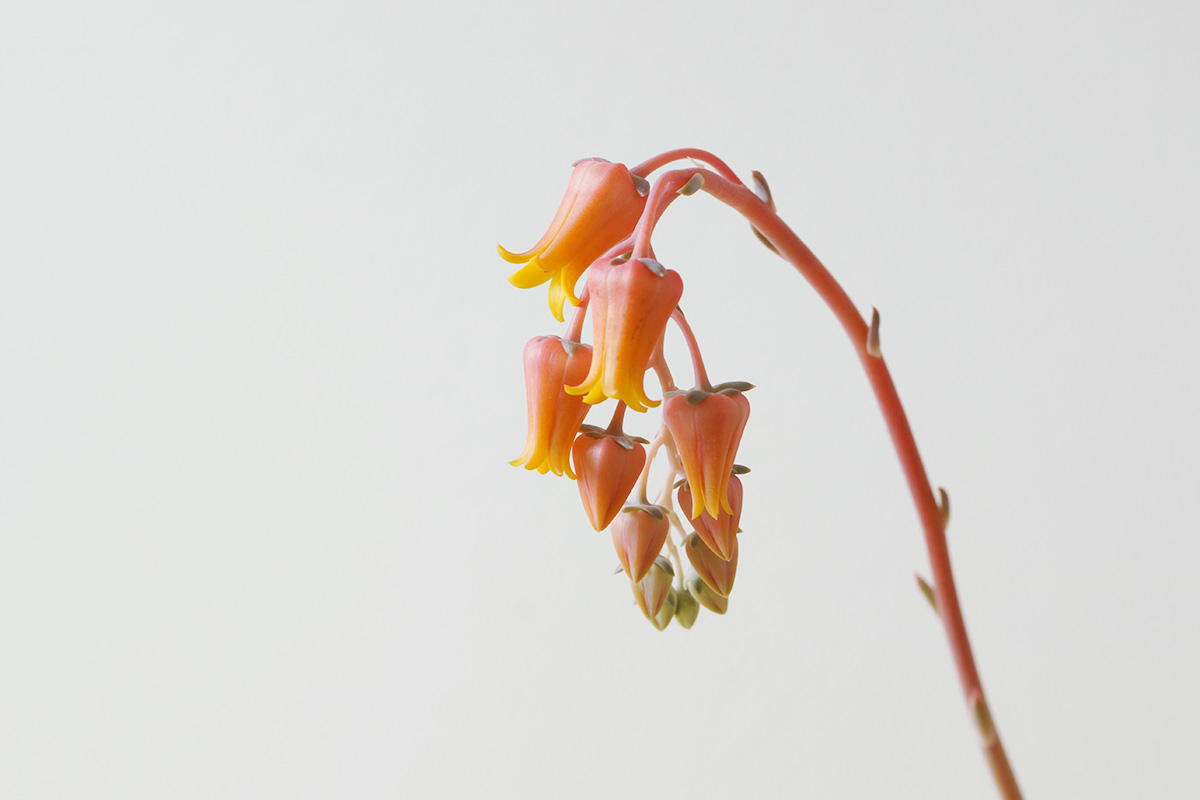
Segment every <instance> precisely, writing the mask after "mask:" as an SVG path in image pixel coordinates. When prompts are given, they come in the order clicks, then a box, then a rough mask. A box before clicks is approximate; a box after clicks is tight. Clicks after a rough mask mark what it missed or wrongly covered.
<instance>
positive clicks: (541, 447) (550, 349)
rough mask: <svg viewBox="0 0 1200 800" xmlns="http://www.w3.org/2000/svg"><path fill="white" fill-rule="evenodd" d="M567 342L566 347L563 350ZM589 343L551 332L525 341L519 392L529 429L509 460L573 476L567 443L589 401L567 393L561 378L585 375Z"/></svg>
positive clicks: (569, 379)
mask: <svg viewBox="0 0 1200 800" xmlns="http://www.w3.org/2000/svg"><path fill="white" fill-rule="evenodd" d="M568 348H569V349H570V351H571V352H569V353H568ZM591 360H592V348H591V347H589V346H587V345H581V344H578V343H577V342H567V343H565V344H564V342H563V341H562V340H561V339H559V338H558V337H557V336H535V337H534V338H532V339H530V340H529V343H528V344H526V345H525V356H524V361H525V398H526V406H527V408H528V411H529V434H528V436H527V438H526V440H525V452H523V453H521V455H520V457H519V458H517V459H516V460H514V461H511V462H509V463H511V464H512V465H513V466H515V467H519V466H522V465H524V467H525V469H536V470H537V471H538V472H540V473H542V474H543V475H544V474H546V473H547V472H553V473H554V474H555V475H563V474H565V475H566V476H567V477H568V478H571V479H574V478H575V473H574V472H572V471H571V444H572V443H573V442H574V441H575V434H576V433H577V432H578V431H579V426H580V425H581V424H583V420H584V418H585V417H586V416H587V413H588V411H589V407H588V406H587V405H586V404H585V403H584V402H582V400H581V398H579V397H576V396H575V395H571V394H567V392H566V391H565V386H566V385H567V384H572V383H578V382H579V380H580V376H582V375H586V374H587V371H588V366H589V365H590V363H591Z"/></svg>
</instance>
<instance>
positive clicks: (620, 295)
mask: <svg viewBox="0 0 1200 800" xmlns="http://www.w3.org/2000/svg"><path fill="white" fill-rule="evenodd" d="M588 292H589V293H590V295H591V301H590V302H591V306H592V332H593V339H594V340H595V348H596V356H595V358H593V359H592V367H591V370H590V371H589V372H588V374H587V377H586V378H585V379H584V380H583V381H581V382H580V383H579V384H578V385H573V386H568V387H567V392H568V393H570V394H579V395H583V396H584V398H583V399H584V402H586V403H600V402H603V401H604V399H605V398H606V397H615V398H617V399H618V400H622V401H624V402H625V403H626V404H627V405H628V406H629V407H630V408H632V409H633V410H634V411H645V410H646V409H647V408H653V407H654V406H656V405H658V404H659V402H660V401H657V400H651V399H650V398H649V397H647V396H646V389H645V384H644V382H643V378H644V376H645V374H646V370H647V369H648V368H649V366H650V357H651V356H653V355H654V348H655V347H656V346H657V345H658V340H659V339H660V338H661V337H662V335H663V331H664V330H665V329H666V327H667V320H669V319H670V318H671V312H673V311H674V310H675V306H676V305H677V304H678V303H679V298H680V297H682V296H683V279H682V278H680V277H679V273H678V272H675V271H674V270H669V269H667V268H665V267H664V266H663V265H662V264H659V263H658V262H657V261H655V260H653V259H650V258H637V259H633V260H631V261H622V262H620V263H613V262H611V261H609V262H606V263H598V264H594V265H593V266H592V272H591V274H590V275H589V276H588Z"/></svg>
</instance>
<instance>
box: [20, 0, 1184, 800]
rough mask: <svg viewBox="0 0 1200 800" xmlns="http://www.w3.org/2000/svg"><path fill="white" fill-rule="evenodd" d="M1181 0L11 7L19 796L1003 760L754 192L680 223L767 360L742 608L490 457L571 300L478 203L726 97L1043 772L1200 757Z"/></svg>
mask: <svg viewBox="0 0 1200 800" xmlns="http://www.w3.org/2000/svg"><path fill="white" fill-rule="evenodd" d="M1198 40H1200V6H1197V5H1196V4H1195V3H1191V2H1177V3H1173V2H1147V3H1137V4H1135V3H1108V2H1099V3H1097V2H1086V3H1085V2H1076V3H1070V2H1061V3H1040V2H1017V3H999V4H997V3H988V4H984V3H969V4H964V3H951V2H917V3H908V4H900V3H887V2H822V3H782V2H780V3H715V2H686V3H685V2H670V3H666V2H664V3H658V2H632V0H622V1H621V2H613V3H606V4H603V5H592V4H570V3H556V2H519V1H518V2H507V3H499V2H497V3H487V2H480V1H478V0H475V1H467V2H442V3H413V2H391V3H355V2H338V3H314V2H290V3H282V2H281V3H263V2H237V3H233V2H205V3H155V2H141V3H129V2H109V3H54V2H48V3H37V4H25V5H22V6H19V7H18V6H14V7H12V8H10V9H8V10H7V11H6V12H5V14H4V22H3V26H2V27H0V103H2V109H3V111H2V115H3V123H2V125H0V796H3V797H5V798H12V799H13V800H23V799H24V798H87V799H88V800H92V799H96V798H120V799H121V800H132V799H133V798H179V799H180V800H184V799H186V798H264V797H270V798H289V799H291V798H329V797H347V798H385V797H386V798H397V797H401V798H459V797H504V798H507V797H513V798H528V799H532V798H547V799H548V800H549V799H555V800H557V799H558V798H580V799H581V800H582V799H586V798H611V797H627V798H651V797H665V796H674V795H678V796H689V797H748V798H774V797H813V798H885V797H886V798H923V799H924V800H930V799H933V798H954V799H960V798H989V797H992V796H994V790H993V788H992V786H991V783H990V777H989V775H988V773H987V769H986V766H985V764H984V761H983V759H982V758H981V757H980V755H979V751H978V745H977V741H976V737H975V734H974V733H973V729H972V727H971V723H970V720H969V717H968V715H967V713H966V709H965V707H964V705H963V702H962V699H961V695H960V692H959V688H958V685H957V679H956V677H955V674H954V671H953V667H952V663H951V659H950V657H949V653H948V650H947V646H946V643H945V640H944V637H943V635H942V632H941V629H940V627H939V625H938V623H937V620H936V618H935V617H934V615H933V614H932V613H931V612H930V609H929V608H928V606H927V605H926V604H925V602H924V600H923V599H922V598H921V596H920V594H919V593H918V591H917V589H916V586H915V583H914V579H913V573H914V572H921V573H927V560H926V556H925V553H924V549H923V545H922V539H921V533H920V529H919V527H918V524H917V520H916V515H915V514H914V512H913V510H912V507H911V504H910V501H909V499H908V497H907V494H906V488H905V485H904V482H903V479H902V477H901V474H900V471H899V469H898V465H897V462H896V459H895V456H894V455H893V453H892V451H891V449H890V443H889V440H888V437H887V434H886V431H885V429H884V427H883V425H882V422H881V420H880V417H879V414H878V412H877V410H876V408H875V406H874V403H873V400H872V397H871V394H870V392H869V389H868V386H867V383H866V380H865V378H864V377H863V375H862V373H861V371H860V369H859V366H858V364H857V362H856V360H855V358H854V356H853V353H852V351H851V349H850V347H849V346H848V343H847V342H846V340H845V337H844V334H843V333H842V331H841V329H840V328H839V327H838V325H837V324H836V322H835V321H834V319H833V317H832V316H831V315H830V314H829V313H828V311H827V309H826V308H825V307H824V306H822V305H821V304H820V302H819V301H817V300H816V298H815V297H814V295H813V294H812V292H811V291H810V290H809V289H808V287H807V285H806V284H805V283H804V281H803V280H802V279H800V278H799V277H798V276H797V275H796V274H795V273H794V272H792V271H791V270H790V268H788V267H787V265H786V264H784V263H783V262H781V261H780V260H779V259H777V258H775V257H774V256H773V255H772V254H770V253H769V252H767V251H766V250H765V249H764V248H762V247H761V246H759V245H758V244H757V243H756V242H755V240H754V238H753V237H752V236H751V234H750V232H749V230H748V228H747V226H746V224H745V223H744V222H743V221H742V220H741V219H740V218H738V217H737V216H736V215H735V214H734V213H733V212H731V211H729V210H728V209H725V208H724V207H722V206H720V205H719V204H718V203H717V202H715V201H714V200H712V199H711V198H709V197H707V196H705V195H703V194H701V195H697V196H696V197H693V198H689V199H685V200H681V201H680V202H678V203H676V204H675V205H674V206H673V207H672V209H671V210H670V212H669V213H668V216H667V218H666V219H665V220H664V222H663V223H662V225H661V227H660V230H659V232H658V234H657V236H656V239H655V247H656V251H657V253H658V256H659V258H660V260H661V261H663V262H664V263H666V264H667V265H668V266H669V267H671V268H673V269H677V270H679V271H680V272H681V273H682V275H683V276H684V281H685V284H686V289H685V293H684V298H683V307H684V308H685V309H686V310H687V312H688V315H689V318H690V319H691V321H692V324H693V325H694V326H695V328H696V331H697V335H698V336H699V338H700V341H701V345H702V347H703V348H704V352H705V354H706V358H707V361H708V367H709V371H710V373H711V374H712V376H713V378H714V380H748V381H752V382H753V383H755V384H757V388H756V389H755V390H754V391H753V392H751V393H750V395H749V397H750V401H751V404H752V406H753V413H752V416H751V419H750V424H749V426H748V427H747V430H746V435H745V438H744V441H743V446H742V450H741V454H740V456H739V461H740V462H743V463H745V464H747V465H749V466H751V467H752V468H753V472H752V473H751V474H750V475H749V476H748V477H747V478H746V481H745V485H746V506H745V512H744V516H743V520H742V527H743V528H744V530H745V532H744V533H743V534H742V538H741V542H742V546H741V556H740V566H739V572H738V579H737V587H736V589H735V591H734V594H733V598H732V601H731V604H730V610H729V613H728V614H727V615H726V616H725V617H723V618H722V617H716V616H713V615H711V614H706V615H703V616H702V617H701V619H700V620H699V622H697V624H696V626H695V628H694V629H692V630H691V631H684V630H682V629H679V628H678V626H673V627H671V628H669V629H668V630H667V631H665V632H663V633H659V632H657V631H655V630H654V629H653V628H652V627H651V626H650V625H649V624H648V623H647V622H646V621H645V620H644V619H643V618H642V617H641V615H640V614H639V613H638V611H637V609H636V608H635V607H634V606H633V604H632V598H631V595H630V593H629V589H628V585H627V583H626V582H625V581H624V579H623V578H620V577H614V576H613V574H612V568H613V565H614V564H615V558H614V555H613V552H612V549H611V544H610V542H609V540H608V536H607V534H603V533H601V534H597V533H595V532H594V531H592V530H591V529H590V528H589V527H588V525H587V522H586V520H585V518H584V516H583V514H582V511H581V509H580V508H579V505H578V497H577V494H576V489H575V486H574V485H573V484H572V483H571V482H570V481H569V480H567V479H565V478H555V477H554V476H544V477H543V476H539V475H537V474H536V473H529V472H526V471H524V470H520V469H514V468H512V467H510V466H508V465H507V463H506V462H507V461H508V460H510V459H512V458H514V457H516V455H517V454H518V453H520V451H521V447H522V445H523V442H524V437H525V428H524V426H525V409H524V403H525V401H524V394H523V393H524V388H523V378H522V373H521V349H522V347H523V346H524V343H525V342H526V340H527V339H529V338H530V337H531V336H534V335H538V334H549V333H554V334H559V333H561V332H562V327H561V326H559V325H558V324H556V323H555V322H554V320H553V319H552V318H551V317H550V315H549V313H548V311H547V309H546V300H545V294H544V291H543V290H541V289H538V290H534V291H526V292H522V291H518V290H516V289H514V288H513V287H511V286H510V285H509V284H508V283H507V281H506V280H505V278H506V276H507V275H508V274H509V272H510V271H511V268H510V267H509V266H508V265H506V264H504V263H503V262H501V261H500V260H499V259H498V258H497V257H496V254H495V250H494V247H495V245H496V243H497V242H499V243H502V244H504V245H505V246H506V247H509V248H510V249H524V248H525V247H528V246H529V245H531V244H532V243H533V242H534V241H535V240H536V239H537V238H538V237H539V236H540V235H541V233H542V231H543V229H544V228H545V226H546V224H547V223H548V222H549V220H550V217H551V216H552V214H553V212H554V209H555V208H556V206H557V203H558V201H559V199H560V197H561V195H562V192H563V189H564V187H565V186H566V182H567V178H568V176H569V174H570V166H569V165H570V164H571V162H573V161H575V160H576V159H578V158H581V157H586V156H603V157H606V158H609V159H612V160H617V161H623V162H626V163H630V164H632V163H636V162H638V161H641V160H643V159H645V158H647V157H649V156H650V155H652V154H654V153H656V152H659V151H662V150H667V149H671V148H675V147H683V146H690V147H702V148H706V149H709V150H712V151H714V152H716V153H718V154H720V155H721V156H722V157H724V158H725V159H726V160H728V161H729V163H730V164H731V166H732V167H733V168H734V169H735V170H737V171H739V172H740V173H741V174H743V175H748V173H749V171H750V170H753V169H758V170H762V171H763V172H764V173H765V174H766V176H767V178H768V179H769V180H770V182H771V185H772V188H773V189H774V192H775V197H776V200H777V203H778V206H779V210H780V213H781V214H782V216H783V217H784V219H786V220H787V221H788V222H789V223H791V224H792V225H793V227H794V228H795V229H796V230H797V232H798V233H799V234H800V235H801V236H802V237H803V238H804V239H805V240H806V241H807V243H808V244H809V245H810V246H811V247H812V248H813V250H814V251H815V252H816V253H817V254H818V255H819V256H821V257H822V259H823V260H824V261H825V262H826V263H827V264H828V266H829V267H830V269H831V270H832V271H833V272H834V274H835V275H836V276H837V277H838V278H839V279H840V280H841V281H842V282H843V284H844V285H845V287H846V289H847V290H848V291H849V293H850V295H851V297H853V298H854V299H855V301H856V302H857V303H858V304H859V306H860V308H862V309H863V310H864V311H866V312H868V313H869V310H870V308H871V307H872V306H876V307H878V308H879V309H880V311H881V313H882V316H883V326H882V332H883V337H882V338H883V349H884V352H885V354H886V356H887V358H888V362H889V364H890V365H891V368H892V370H893V373H894V375H895V378H896V381H897V384H898V386H899V389H900V394H901V397H902V398H903V400H904V402H905V404H906V407H907V409H908V411H909V414H910V417H911V420H912V423H913V426H914V428H915V431H916V434H917V440H918V443H919V444H920V446H921V448H922V453H923V455H924V457H925V459H926V461H927V466H928V468H929V472H930V475H931V477H932V480H933V481H934V483H935V485H943V486H945V487H947V488H948V490H949V492H950V496H951V498H952V504H953V520H952V523H951V526H950V544H951V552H952V556H953V560H954V564H955V567H956V570H957V573H958V576H959V581H960V593H961V597H962V601H963V605H964V608H965V611H966V616H967V623H968V627H969V630H970V632H971V634H972V637H973V640H974V643H975V647H976V651H977V656H978V658H979V663H980V666H981V669H982V673H983V678H984V684H985V686H986V687H987V689H988V692H989V696H990V698H991V704H992V709H993V712H994V714H995V717H996V720H997V722H998V724H999V727H1000V731H1001V733H1002V735H1003V736H1004V738H1005V741H1006V743H1007V745H1008V749H1009V752H1010V755H1011V757H1012V760H1013V763H1014V765H1015V767H1016V770H1017V774H1018V776H1019V777H1020V779H1021V781H1022V783H1023V786H1024V787H1025V789H1026V791H1027V795H1028V797H1030V798H1128V797H1153V798H1190V797H1195V796H1196V793H1197V791H1200V790H1198V788H1197V787H1198V786H1200V780H1198V778H1197V772H1196V766H1195V764H1196V762H1195V754H1196V752H1197V750H1198V749H1200V732H1198V730H1197V727H1196V724H1195V721H1196V718H1197V712H1198V710H1200V709H1198V708H1197V701H1198V700H1200V691H1198V690H1197V682H1196V680H1195V677H1194V676H1195V672H1196V668H1197V658H1198V655H1200V649H1198V644H1200V640H1198V636H1197V627H1198V626H1197V622H1198V617H1200V614H1198V612H1200V587H1198V585H1197V570H1198V566H1200V541H1198V536H1197V533H1198V530H1197V517H1198V514H1197V512H1198V507H1197V506H1198V503H1197V496H1198V493H1197V490H1196V482H1197V479H1198V478H1200V464H1198V462H1197V455H1196V451H1197V444H1198V443H1200V441H1198V438H1200V437H1198V434H1200V426H1198V423H1197V409H1198V408H1200V378H1198V377H1197V359H1196V337H1197V326H1196V311H1195V303H1196V297H1197V295H1198V293H1200V271H1198V269H1197V266H1198V258H1197V246H1196V236H1197V220H1198V219H1200V156H1198V152H1200V148H1197V142H1200V113H1198V110H1197V86H1198V85H1200V48H1197V46H1196V42H1197V41H1198ZM672 336H673V337H675V335H674V334H672ZM671 347H672V348H674V349H673V350H672V351H671V353H673V355H672V358H673V359H674V363H675V364H676V367H675V369H676V373H677V374H681V375H686V374H687V373H688V367H687V363H686V360H685V359H684V358H683V357H681V356H682V350H680V349H679V343H678V341H677V340H675V338H673V339H672V340H671ZM607 413H608V411H607V408H606V409H605V410H603V411H597V412H596V414H595V415H594V416H595V418H594V419H592V420H590V421H592V422H597V423H600V422H603V421H604V420H603V419H601V417H606V415H607ZM656 425H657V414H656V413H655V412H651V413H650V414H649V415H647V417H646V418H644V419H643V418H637V419H634V420H633V422H632V426H631V427H633V429H634V430H635V431H636V432H638V433H641V434H642V435H652V434H653V432H654V430H655V427H656Z"/></svg>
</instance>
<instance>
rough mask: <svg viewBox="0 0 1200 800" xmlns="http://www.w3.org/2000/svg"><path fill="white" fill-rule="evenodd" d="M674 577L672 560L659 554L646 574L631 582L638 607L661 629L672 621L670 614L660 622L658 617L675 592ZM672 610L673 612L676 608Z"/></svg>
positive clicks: (647, 568)
mask: <svg viewBox="0 0 1200 800" xmlns="http://www.w3.org/2000/svg"><path fill="white" fill-rule="evenodd" d="M674 577H675V569H674V568H673V567H672V566H671V562H670V561H668V560H667V559H665V558H663V557H662V556H659V557H658V558H656V559H655V560H654V561H652V562H650V564H649V565H648V566H647V567H646V575H645V576H644V577H642V578H639V579H638V580H636V581H633V582H632V584H631V585H632V586H633V597H634V599H635V600H636V601H637V604H638V608H640V609H641V610H642V613H643V614H645V615H646V619H648V620H650V621H651V622H653V623H654V626H655V627H656V628H658V629H659V630H660V631H661V630H662V629H663V628H665V627H667V624H668V623H670V621H671V619H670V617H669V616H668V617H667V618H666V619H665V620H663V621H662V622H661V624H660V622H659V621H658V620H657V617H658V616H659V614H660V612H661V611H662V610H663V607H664V606H666V605H667V601H668V600H669V599H670V597H671V595H672V594H674V590H673V589H672V588H671V579H672V578H674ZM671 610H672V614H673V613H674V609H673V608H672V609H671Z"/></svg>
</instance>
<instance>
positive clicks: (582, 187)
mask: <svg viewBox="0 0 1200 800" xmlns="http://www.w3.org/2000/svg"><path fill="white" fill-rule="evenodd" d="M648 188H649V184H648V183H647V182H646V180H645V179H644V178H641V177H638V176H636V175H634V174H633V173H631V172H630V171H629V170H628V169H627V168H626V167H625V165H624V164H613V163H611V162H608V161H605V160H603V159H599V158H588V159H584V160H583V161H580V162H577V163H576V165H575V171H574V172H572V173H571V182H570V183H569V184H568V185H567V193H566V195H564V196H563V199H562V203H561V204H560V205H559V207H558V213H557V214H555V215H554V220H553V221H552V222H551V223H550V227H549V228H548V229H547V230H546V233H545V235H544V236H542V238H541V239H540V240H538V243H537V244H535V245H534V246H533V247H531V248H529V249H528V250H526V251H525V252H524V253H510V252H509V251H507V250H505V249H504V248H503V247H499V246H498V247H497V248H496V249H497V250H499V252H500V257H501V258H503V259H504V260H505V261H508V262H509V263H511V264H523V265H524V266H522V267H521V269H519V270H517V271H516V272H514V273H513V274H512V275H511V276H510V277H509V279H508V280H509V281H510V282H511V283H512V284H513V285H514V286H517V287H518V288H521V289H532V288H533V287H535V286H541V285H542V284H543V283H545V282H546V281H549V282H550V312H551V313H552V314H554V318H555V319H557V320H558V321H559V322H562V319H563V311H562V309H563V303H564V302H565V301H570V302H571V304H572V305H579V298H578V297H576V296H575V283H576V282H577V281H578V280H579V276H580V275H582V274H583V272H584V270H586V269H587V268H588V266H590V265H591V264H592V262H594V261H595V260H596V259H598V258H600V256H602V255H604V253H605V252H606V251H607V250H609V249H610V248H612V247H614V246H616V245H618V244H620V243H621V242H622V241H623V240H624V239H626V238H628V237H629V235H630V234H632V233H633V229H634V227H635V226H636V225H637V221H638V217H640V216H641V214H642V209H643V208H644V207H645V205H646V193H647V190H648Z"/></svg>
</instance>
